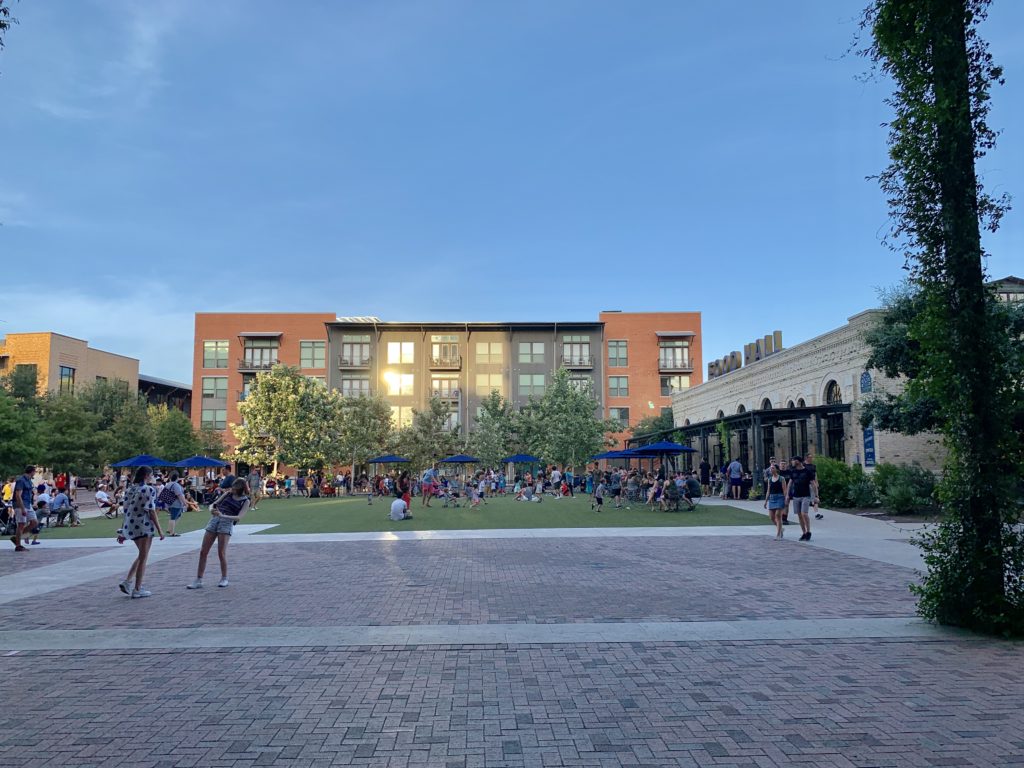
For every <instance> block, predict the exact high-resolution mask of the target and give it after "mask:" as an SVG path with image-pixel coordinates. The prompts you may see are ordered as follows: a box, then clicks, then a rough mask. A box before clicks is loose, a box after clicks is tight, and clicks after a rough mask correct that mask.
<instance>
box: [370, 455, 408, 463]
mask: <svg viewBox="0 0 1024 768" xmlns="http://www.w3.org/2000/svg"><path fill="white" fill-rule="evenodd" d="M366 463H367V464H408V463H409V460H408V459H403V458H402V457H401V456H395V454H393V453H388V454H385V455H384V456H378V457H377V458H375V459H370V460H369V461H368V462H366Z"/></svg>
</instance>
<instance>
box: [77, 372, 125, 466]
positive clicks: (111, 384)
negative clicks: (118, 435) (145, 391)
mask: <svg viewBox="0 0 1024 768" xmlns="http://www.w3.org/2000/svg"><path fill="white" fill-rule="evenodd" d="M77 396H78V397H79V398H81V400H82V401H83V402H84V403H85V407H86V408H87V409H88V410H89V411H90V412H91V413H94V414H96V418H97V424H96V427H97V429H99V430H100V431H106V430H109V429H110V428H111V427H112V426H114V421H115V420H116V419H117V417H118V414H120V413H121V412H122V411H123V410H124V409H125V408H126V407H127V406H129V405H138V404H139V403H140V399H139V393H138V392H132V391H131V390H130V389H129V388H128V382H127V381H121V380H115V381H97V382H96V383H94V384H91V385H89V386H86V387H83V388H81V389H80V390H79V392H78V393H77ZM122 458H124V457H122Z"/></svg>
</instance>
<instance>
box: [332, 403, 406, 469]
mask: <svg viewBox="0 0 1024 768" xmlns="http://www.w3.org/2000/svg"><path fill="white" fill-rule="evenodd" d="M391 435H392V425H391V406H390V405H388V403H387V401H386V400H385V399H384V398H383V397H381V396H380V395H375V396H373V397H345V398H342V401H341V432H340V435H339V439H338V442H337V455H336V456H334V457H332V458H333V462H332V463H338V464H341V463H343V462H345V463H349V464H351V467H352V477H353V478H354V477H355V474H356V465H358V464H363V463H365V462H366V461H368V460H369V459H372V458H373V457H374V456H379V455H380V454H382V453H384V451H385V450H386V447H387V445H388V442H389V441H390V440H391Z"/></svg>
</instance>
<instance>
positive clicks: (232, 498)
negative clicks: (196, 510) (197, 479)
mask: <svg viewBox="0 0 1024 768" xmlns="http://www.w3.org/2000/svg"><path fill="white" fill-rule="evenodd" d="M248 492H249V486H248V484H246V482H245V480H244V479H243V478H238V479H237V480H235V481H234V482H233V483H232V484H231V488H230V489H228V490H226V491H224V492H223V493H221V494H220V496H218V497H217V500H216V501H214V502H213V503H212V504H211V505H210V514H211V515H212V517H211V518H210V522H209V523H207V524H206V533H205V534H204V535H203V546H202V547H201V548H200V550H199V568H198V570H197V571H196V580H195V581H193V582H192V583H191V584H189V585H188V588H189V589H202V588H203V573H204V572H205V571H206V558H207V556H208V555H209V554H210V549H211V548H212V547H213V542H214V541H216V542H217V557H218V558H219V559H220V583H219V584H217V586H218V587H226V586H227V585H228V542H229V541H230V540H231V531H232V529H233V528H234V525H235V523H237V522H238V521H239V520H241V519H242V517H243V516H244V515H245V513H246V512H248V511H249V493H248Z"/></svg>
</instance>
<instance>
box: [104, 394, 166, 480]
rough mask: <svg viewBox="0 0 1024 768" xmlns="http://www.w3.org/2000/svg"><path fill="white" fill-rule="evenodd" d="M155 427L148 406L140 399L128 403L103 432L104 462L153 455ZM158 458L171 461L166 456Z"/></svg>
mask: <svg viewBox="0 0 1024 768" xmlns="http://www.w3.org/2000/svg"><path fill="white" fill-rule="evenodd" d="M153 442H154V438H153V425H152V424H150V422H149V413H147V411H146V406H145V405H144V404H143V403H141V402H140V401H139V400H138V398H135V399H132V400H128V401H126V402H125V403H124V404H123V405H122V406H121V408H120V410H119V411H118V412H117V415H116V416H114V421H113V423H112V424H111V425H110V428H109V429H108V430H106V431H105V432H103V462H104V463H105V464H110V463H112V462H117V461H121V460H123V459H127V458H130V457H132V456H138V455H139V454H142V453H152V452H153V450H154V448H153ZM158 458H161V459H165V460H167V461H171V459H168V458H167V457H166V456H160V457H158Z"/></svg>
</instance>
